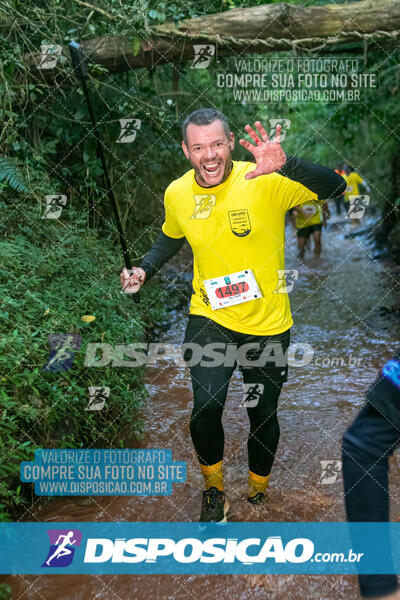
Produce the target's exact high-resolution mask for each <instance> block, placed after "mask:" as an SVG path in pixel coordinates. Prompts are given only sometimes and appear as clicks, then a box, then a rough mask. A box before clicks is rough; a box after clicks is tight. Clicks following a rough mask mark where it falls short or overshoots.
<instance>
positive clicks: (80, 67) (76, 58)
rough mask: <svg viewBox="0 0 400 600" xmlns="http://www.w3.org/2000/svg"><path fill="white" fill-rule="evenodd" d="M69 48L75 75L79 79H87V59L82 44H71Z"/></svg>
mask: <svg viewBox="0 0 400 600" xmlns="http://www.w3.org/2000/svg"><path fill="white" fill-rule="evenodd" d="M68 46H69V51H70V53H71V59H72V66H73V68H74V71H75V75H76V76H77V77H78V79H82V80H83V79H86V77H87V57H86V56H85V54H84V53H83V51H82V48H81V46H80V44H77V43H76V42H70V43H69V44H68Z"/></svg>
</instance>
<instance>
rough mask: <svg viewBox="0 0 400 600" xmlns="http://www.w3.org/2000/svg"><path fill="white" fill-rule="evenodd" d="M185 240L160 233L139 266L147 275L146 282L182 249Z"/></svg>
mask: <svg viewBox="0 0 400 600" xmlns="http://www.w3.org/2000/svg"><path fill="white" fill-rule="evenodd" d="M185 239H186V238H185V237H182V238H178V239H176V238H172V237H169V236H168V235H165V233H163V232H161V233H160V235H159V236H158V237H157V239H156V241H155V242H154V244H153V247H152V248H151V249H150V250H149V251H148V253H147V254H146V256H145V257H144V258H143V260H142V262H141V263H140V265H139V266H140V268H141V269H143V271H144V272H145V273H146V282H147V281H149V279H151V277H153V275H154V274H155V273H156V272H157V271H158V270H159V269H161V267H162V266H163V264H165V263H166V262H168V261H169V260H170V259H171V258H172V257H173V256H174V255H175V254H176V253H177V252H178V250H180V249H181V248H182V246H183V243H184V241H185Z"/></svg>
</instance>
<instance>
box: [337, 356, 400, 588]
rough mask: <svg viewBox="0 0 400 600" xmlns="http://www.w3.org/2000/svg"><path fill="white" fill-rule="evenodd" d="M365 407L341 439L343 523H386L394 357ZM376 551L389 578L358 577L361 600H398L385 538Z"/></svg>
mask: <svg viewBox="0 0 400 600" xmlns="http://www.w3.org/2000/svg"><path fill="white" fill-rule="evenodd" d="M366 397H367V403H366V404H365V405H364V407H363V408H362V410H361V411H360V413H359V414H358V416H357V417H356V419H355V421H354V422H353V423H352V425H351V426H350V427H349V428H348V429H347V431H346V433H345V434H344V436H343V444H342V455H343V457H342V460H343V480H344V491H345V503H346V511H347V518H348V520H349V521H355V522H360V521H369V522H371V521H372V522H385V521H389V481H388V471H389V456H391V455H392V454H393V452H394V451H395V450H396V448H398V447H399V446H400V352H399V353H398V354H397V355H396V356H395V357H394V358H393V359H391V360H389V361H388V362H387V363H386V364H385V365H384V367H383V368H382V369H381V371H380V373H379V375H378V378H377V379H376V381H375V382H374V383H373V384H372V385H371V387H370V389H369V390H368V392H367V395H366ZM379 549H380V551H381V553H382V556H383V557H384V559H385V564H386V566H387V567H389V566H390V567H392V568H393V574H392V575H391V574H387V575H359V576H358V581H359V585H360V591H361V594H362V597H363V598H376V599H380V598H382V600H383V598H385V599H386V600H400V589H399V586H398V582H397V577H396V575H395V574H394V572H395V570H394V567H393V563H392V557H391V555H390V537H389V535H388V534H387V535H386V537H385V536H384V535H382V538H381V539H380V546H379Z"/></svg>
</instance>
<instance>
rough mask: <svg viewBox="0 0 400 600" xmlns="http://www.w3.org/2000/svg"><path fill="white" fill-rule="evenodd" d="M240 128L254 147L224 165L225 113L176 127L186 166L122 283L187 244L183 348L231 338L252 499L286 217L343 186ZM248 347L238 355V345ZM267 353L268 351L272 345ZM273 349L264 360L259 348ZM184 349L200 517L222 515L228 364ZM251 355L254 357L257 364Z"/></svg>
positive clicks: (263, 481) (283, 309) (134, 280)
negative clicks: (243, 158)
mask: <svg viewBox="0 0 400 600" xmlns="http://www.w3.org/2000/svg"><path fill="white" fill-rule="evenodd" d="M256 129H257V131H255V130H254V129H253V128H252V127H250V125H246V127H245V131H246V132H247V133H248V134H249V136H250V137H251V138H252V140H253V142H254V144H253V143H250V142H248V141H246V140H244V139H241V140H240V142H239V143H240V144H241V145H242V146H244V147H245V148H246V149H247V150H249V151H250V152H251V154H252V155H253V157H254V158H255V160H256V164H254V163H252V162H240V161H232V157H231V153H232V150H233V148H234V144H235V139H234V135H233V133H232V132H231V130H230V127H229V124H228V121H227V119H226V117H225V116H224V115H223V114H222V113H220V112H219V111H217V110H214V109H209V108H205V109H200V110H196V111H194V112H193V113H192V114H190V115H189V116H188V117H187V118H186V119H185V121H184V123H183V128H182V135H183V141H182V149H183V152H184V154H185V156H186V158H187V159H188V160H190V162H191V165H192V167H193V169H192V170H190V171H188V172H186V173H185V174H184V175H183V176H182V177H180V178H179V179H176V180H175V181H173V182H172V183H171V184H170V185H169V186H168V188H167V190H166V192H165V200H164V206H165V221H164V224H163V226H162V232H161V233H160V235H159V237H158V238H157V240H156V241H155V243H154V245H153V247H152V249H151V250H150V251H149V252H148V254H147V255H146V256H145V257H144V259H143V261H142V263H141V268H135V269H133V272H132V274H131V275H129V273H128V272H127V271H126V269H124V271H123V272H122V273H121V283H122V286H123V288H124V289H125V291H126V292H136V291H138V290H139V288H140V287H141V286H142V285H143V284H144V282H145V281H148V280H149V279H150V278H151V277H152V276H153V275H154V273H155V272H156V271H157V270H158V269H159V268H160V267H161V266H162V265H163V264H164V263H165V262H166V261H168V260H169V259H170V258H171V257H172V256H173V255H174V254H175V253H176V252H177V251H178V250H179V249H180V248H181V246H182V245H183V243H184V240H185V238H186V239H187V241H188V242H189V244H190V246H191V247H192V250H193V257H194V262H193V292H194V293H193V295H192V299H191V304H190V312H189V319H188V324H187V327H186V332H185V337H184V343H185V344H186V343H187V344H189V343H192V344H198V345H199V346H200V347H201V348H204V349H205V354H206V357H207V350H206V348H207V347H210V345H211V344H212V345H217V346H219V347H220V348H225V349H226V348H227V347H228V346H230V347H231V346H232V345H234V347H235V348H236V349H237V356H238V355H239V354H241V358H240V360H238V361H237V362H238V363H239V367H240V370H241V372H242V374H243V380H244V392H245V394H244V395H245V399H244V400H246V391H248V390H252V394H254V393H255V390H257V391H258V395H259V398H258V401H254V400H252V401H251V402H248V403H247V405H246V402H245V401H244V402H243V404H242V406H243V407H245V408H246V411H247V414H248V417H249V421H250V432H249V437H248V442H247V448H248V461H249V473H248V500H249V501H250V502H253V503H256V504H257V503H260V502H261V501H262V500H263V498H264V495H265V492H266V488H267V486H268V480H269V476H270V471H271V468H272V464H273V461H274V457H275V452H276V448H277V445H278V440H279V423H278V419H277V404H278V398H279V394H280V392H281V388H282V384H283V383H284V382H285V381H286V380H287V361H286V359H285V358H284V357H285V353H286V351H287V348H288V346H289V340H290V331H289V330H290V327H291V325H292V323H293V321H292V317H291V313H290V305H289V299H288V294H287V293H275V292H276V290H277V288H278V287H279V281H280V277H279V274H280V273H281V272H282V271H283V270H284V268H285V262H284V242H285V215H286V212H287V211H288V210H289V209H290V208H292V207H294V206H297V205H299V204H304V203H305V202H306V201H312V200H317V199H318V198H328V197H334V196H335V195H336V194H340V193H342V192H343V191H344V189H345V182H344V180H343V178H342V177H340V175H337V174H336V173H335V172H334V171H332V170H330V169H328V168H326V167H322V166H319V165H316V164H313V163H310V162H307V161H304V160H301V159H299V158H294V157H291V156H286V154H285V152H284V151H283V149H282V147H281V145H280V143H279V135H280V131H281V128H280V126H279V125H278V127H277V136H276V138H275V139H274V140H273V141H270V140H269V139H268V136H267V134H266V132H265V130H264V128H263V126H262V125H261V123H260V122H258V121H257V122H256ZM249 346H251V349H250V350H249V351H246V353H244V352H242V350H243V349H244V348H247V349H249ZM271 349H272V350H273V352H272V351H271ZM271 352H272V354H273V355H274V356H273V357H272V359H271V360H270V361H269V363H268V364H264V363H265V362H268V361H265V360H264V359H263V355H264V354H267V355H270V354H271ZM189 354H190V350H188V349H186V350H185V351H184V359H185V361H186V362H187V364H188V366H189V369H190V374H191V379H192V387H193V396H194V406H193V411H192V415H191V419H190V432H191V437H192V441H193V444H194V447H195V450H196V454H197V457H198V460H199V463H200V467H201V470H202V473H203V475H204V480H205V487H206V490H205V491H204V493H203V502H202V510H201V516H200V521H223V520H226V512H227V510H228V507H229V503H228V500H227V497H226V495H225V493H224V484H223V472H222V462H223V453H224V430H223V427H222V422H221V417H222V413H223V409H224V404H225V399H226V395H227V390H228V385H229V381H230V378H231V376H232V373H233V371H234V369H235V367H236V361H230V360H223V362H222V364H221V361H219V364H217V365H216V364H215V362H216V361H212V360H211V361H210V358H208V360H207V358H205V359H204V360H202V361H201V362H199V361H198V360H197V361H194V363H193V361H192V356H189ZM261 359H262V360H261Z"/></svg>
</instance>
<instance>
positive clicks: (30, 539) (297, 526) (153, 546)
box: [0, 522, 400, 575]
mask: <svg viewBox="0 0 400 600" xmlns="http://www.w3.org/2000/svg"><path fill="white" fill-rule="evenodd" d="M0 542H1V543H0V573H1V574H18V573H21V574H43V575H44V574H49V573H51V574H54V573H64V574H68V573H70V574H72V573H73V574H91V573H94V574H107V573H117V574H119V573H120V574H139V573H140V574H142V575H146V574H147V575H150V574H174V573H175V574H178V573H183V574H196V573H198V574H243V573H248V574H263V573H264V574H265V573H277V574H278V573H290V574H307V573H312V574H324V573H330V574H345V573H353V574H355V573H364V574H367V573H370V574H371V573H372V574H379V573H381V574H384V573H398V572H399V571H400V547H399V546H400V523H350V524H348V523H162V522H160V523H154V522H152V523H143V522H139V523H126V522H117V523H98V522H96V523H53V522H51V523H32V522H25V523H22V522H18V523H0Z"/></svg>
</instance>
